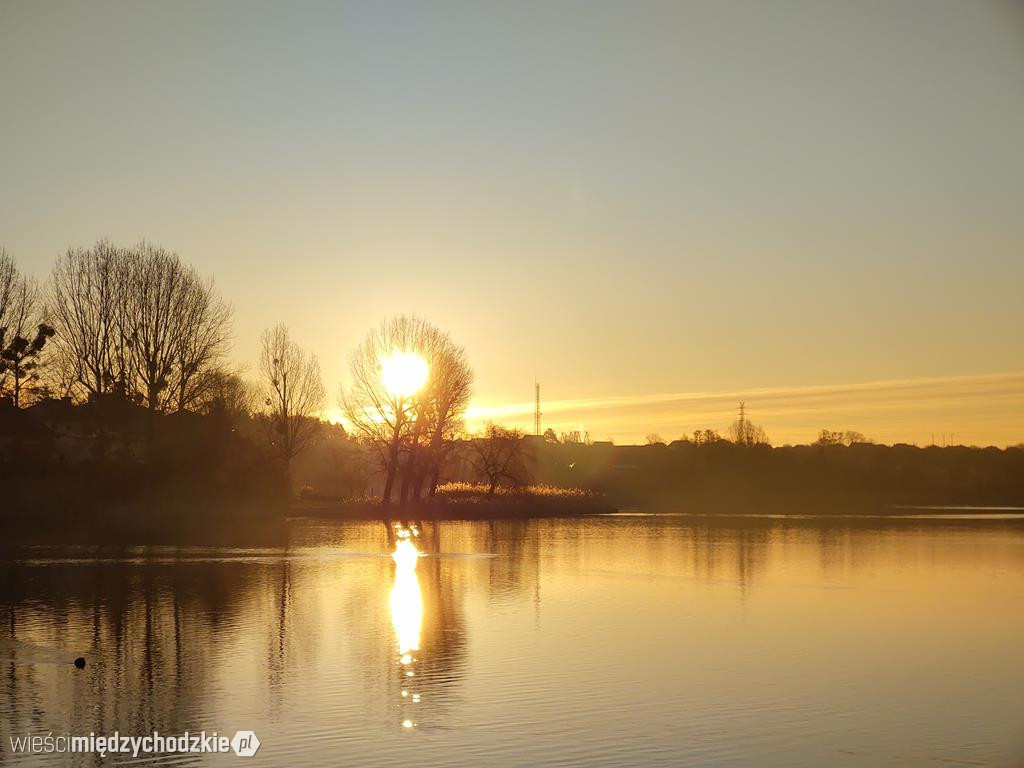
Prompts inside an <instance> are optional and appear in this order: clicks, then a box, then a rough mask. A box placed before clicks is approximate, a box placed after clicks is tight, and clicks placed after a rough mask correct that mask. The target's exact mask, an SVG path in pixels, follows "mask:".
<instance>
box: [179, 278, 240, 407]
mask: <svg viewBox="0 0 1024 768" xmlns="http://www.w3.org/2000/svg"><path fill="white" fill-rule="evenodd" d="M232 314H233V313H232V309H231V306H230V305H229V304H226V303H225V302H224V301H222V300H221V299H220V297H219V296H218V295H217V293H216V291H215V289H214V285H213V280H212V279H210V280H207V281H205V282H204V281H202V280H200V279H198V277H197V276H196V275H194V274H192V275H190V279H189V281H188V283H187V285H186V287H185V291H184V296H183V299H182V306H181V312H180V315H179V319H178V321H179V323H180V325H181V330H180V333H179V334H178V335H177V341H176V344H175V349H174V357H175V369H174V373H173V376H174V390H175V395H176V400H177V402H176V405H177V409H178V410H179V411H183V410H185V408H188V407H191V406H193V405H195V404H196V403H197V402H199V400H200V399H202V398H203V397H204V395H205V390H206V388H207V387H208V386H209V385H210V384H211V383H217V382H222V381H224V380H225V378H230V376H231V374H228V373H226V372H224V371H221V370H220V368H221V366H222V365H223V360H224V357H225V356H226V355H227V352H228V348H229V345H230V341H231V320H232ZM235 378H237V377H235Z"/></svg>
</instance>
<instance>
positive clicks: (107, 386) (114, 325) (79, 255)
mask: <svg viewBox="0 0 1024 768" xmlns="http://www.w3.org/2000/svg"><path fill="white" fill-rule="evenodd" d="M126 272H127V270H126V269H125V264H124V255H123V253H122V252H120V251H119V250H118V249H117V248H115V247H114V246H113V245H112V244H111V243H110V242H109V241H106V240H100V241H99V242H97V243H96V245H95V246H94V247H92V248H89V249H82V248H78V249H69V250H68V251H67V253H65V254H63V255H62V256H61V257H59V258H58V259H57V264H56V265H55V266H54V269H53V275H52V278H51V282H50V300H49V313H50V316H51V317H52V319H53V324H54V327H55V329H56V332H57V333H56V336H55V341H56V346H57V347H58V360H59V363H60V365H61V366H62V367H63V369H64V370H63V371H62V376H63V377H64V378H65V379H66V380H68V381H73V382H74V383H75V385H77V386H79V387H81V388H82V389H83V390H84V391H85V393H86V394H87V395H102V394H106V393H109V392H112V391H114V390H115V389H120V390H121V391H124V390H125V388H126V386H127V383H126V379H127V376H128V368H129V364H128V355H127V344H126V341H127V340H126V338H125V330H126V329H125V327H124V312H123V307H124V303H125V291H126V282H127V281H126Z"/></svg>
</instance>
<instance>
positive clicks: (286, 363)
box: [259, 323, 325, 471]
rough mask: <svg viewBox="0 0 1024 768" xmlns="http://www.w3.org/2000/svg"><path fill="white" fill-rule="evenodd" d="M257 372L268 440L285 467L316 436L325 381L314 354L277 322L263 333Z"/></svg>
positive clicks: (322, 404)
mask: <svg viewBox="0 0 1024 768" xmlns="http://www.w3.org/2000/svg"><path fill="white" fill-rule="evenodd" d="M261 347H262V349H261V352H260V366H259V373H260V378H261V384H262V386H263V396H264V405H265V407H266V409H267V410H266V412H265V413H264V418H265V420H266V424H267V427H268V439H269V441H270V444H271V446H272V447H273V448H274V449H275V451H276V452H277V454H278V456H280V458H281V460H282V461H283V462H284V464H285V466H286V467H287V468H288V469H289V471H290V469H291V461H292V459H293V458H295V457H296V456H297V455H298V454H299V453H301V452H302V450H303V449H304V448H305V447H306V446H307V445H308V444H309V442H310V440H311V439H312V438H313V437H314V436H315V434H316V432H317V429H318V426H319V419H318V415H319V413H320V411H321V410H322V409H323V406H324V398H325V392H324V384H323V379H322V378H321V376H320V363H319V361H318V360H317V358H316V355H314V354H312V353H308V352H304V351H303V350H302V348H301V347H300V346H299V345H298V344H296V343H295V342H294V341H292V340H291V337H290V336H289V334H288V328H287V327H286V326H285V325H284V323H279V324H278V325H275V326H274V327H273V328H268V329H267V330H266V331H264V332H263V337H262V339H261Z"/></svg>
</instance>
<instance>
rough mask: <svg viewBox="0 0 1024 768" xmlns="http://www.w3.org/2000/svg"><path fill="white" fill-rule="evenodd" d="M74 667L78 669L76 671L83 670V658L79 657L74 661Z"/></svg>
mask: <svg viewBox="0 0 1024 768" xmlns="http://www.w3.org/2000/svg"><path fill="white" fill-rule="evenodd" d="M75 666H76V667H78V669H85V657H84V656H79V657H78V658H77V659H75Z"/></svg>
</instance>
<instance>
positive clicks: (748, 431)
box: [729, 418, 771, 446]
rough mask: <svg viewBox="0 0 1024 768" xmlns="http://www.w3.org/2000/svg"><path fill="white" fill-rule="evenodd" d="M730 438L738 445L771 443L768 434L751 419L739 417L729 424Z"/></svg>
mask: <svg viewBox="0 0 1024 768" xmlns="http://www.w3.org/2000/svg"><path fill="white" fill-rule="evenodd" d="M729 439H730V440H732V442H734V443H736V445H747V446H750V445H771V440H769V439H768V434H767V433H766V432H765V431H764V429H763V428H761V426H759V425H758V424H754V423H753V422H752V421H750V419H747V418H742V419H737V420H736V421H734V422H733V423H732V424H731V425H730V426H729Z"/></svg>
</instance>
